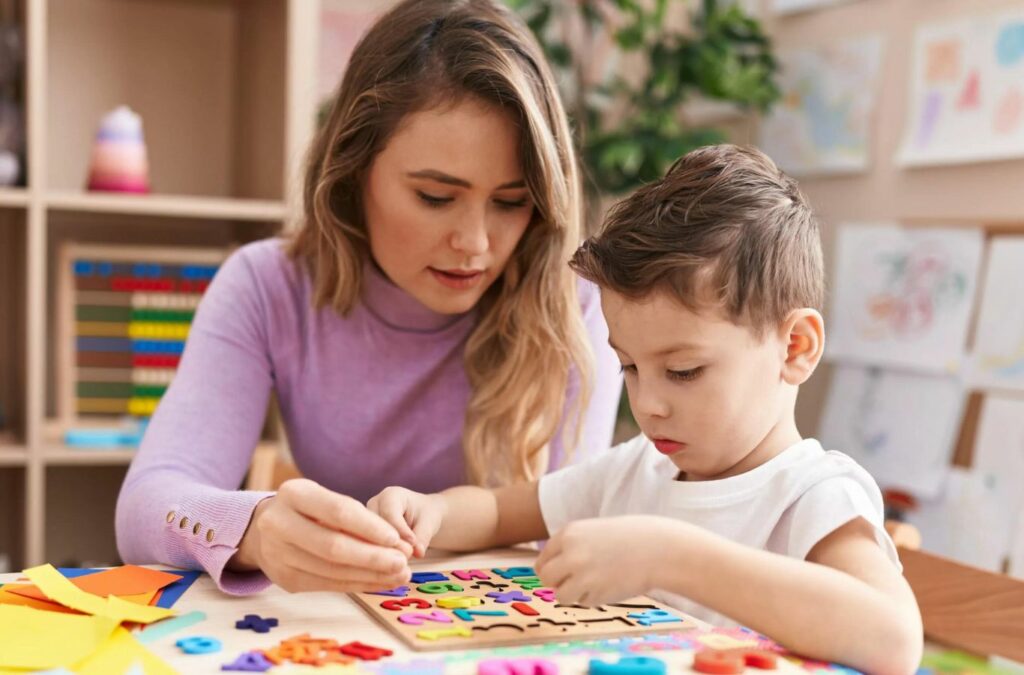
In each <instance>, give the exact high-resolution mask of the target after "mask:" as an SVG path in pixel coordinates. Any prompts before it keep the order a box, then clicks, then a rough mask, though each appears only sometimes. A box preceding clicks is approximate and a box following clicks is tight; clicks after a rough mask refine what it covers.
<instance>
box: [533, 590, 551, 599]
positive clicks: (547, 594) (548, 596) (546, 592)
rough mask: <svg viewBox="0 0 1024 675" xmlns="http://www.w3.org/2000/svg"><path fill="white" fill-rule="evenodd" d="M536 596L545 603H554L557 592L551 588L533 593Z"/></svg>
mask: <svg viewBox="0 0 1024 675" xmlns="http://www.w3.org/2000/svg"><path fill="white" fill-rule="evenodd" d="M533 594H534V595H535V596H537V597H538V598H540V599H541V600H543V601H544V602H554V601H555V592H554V591H553V590H551V589H550V588H541V589H539V590H536V591H534V592H533Z"/></svg>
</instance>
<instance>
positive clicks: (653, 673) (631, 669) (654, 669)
mask: <svg viewBox="0 0 1024 675" xmlns="http://www.w3.org/2000/svg"><path fill="white" fill-rule="evenodd" d="M587 672H588V673H589V675H665V662H664V661H662V660H661V659H656V658H654V657H653V656H623V657H621V658H620V659H619V662H618V663H608V662H607V661H599V660H597V659H591V661H590V668H589V669H588V671H587Z"/></svg>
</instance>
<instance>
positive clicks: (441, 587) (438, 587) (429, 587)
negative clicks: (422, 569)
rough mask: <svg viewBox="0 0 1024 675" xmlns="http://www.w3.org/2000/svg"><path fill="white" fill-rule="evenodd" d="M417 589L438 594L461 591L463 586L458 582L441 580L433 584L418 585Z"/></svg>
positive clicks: (421, 591)
mask: <svg viewBox="0 0 1024 675" xmlns="http://www.w3.org/2000/svg"><path fill="white" fill-rule="evenodd" d="M416 590H417V591H419V592H420V593H428V594H430V595H437V594H438V593H461V592H462V586H459V585H458V584H448V583H441V582H439V581H437V582H434V583H431V584H423V585H422V586H417V587H416Z"/></svg>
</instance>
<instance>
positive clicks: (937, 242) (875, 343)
mask: <svg viewBox="0 0 1024 675" xmlns="http://www.w3.org/2000/svg"><path fill="white" fill-rule="evenodd" d="M837 242H838V243H837V253H836V261H835V275H834V276H835V281H834V285H833V290H834V293H833V296H832V299H831V302H830V312H829V315H830V324H829V331H828V341H827V342H826V349H825V355H826V357H828V358H829V359H833V360H846V361H853V362H858V363H864V364H871V365H883V366H894V367H897V368H907V369H913V370H917V371H921V372H933V373H943V372H945V373H952V372H958V371H959V370H960V367H961V366H962V362H963V360H964V352H965V347H966V341H967V331H968V327H969V324H970V319H971V310H972V305H973V301H974V295H975V289H976V286H977V282H978V274H979V267H980V265H981V259H982V250H983V243H984V241H983V235H982V233H981V231H980V230H978V229H972V228H924V227H921V228H917V227H915V228H900V227H898V226H895V225H845V226H841V227H840V229H839V234H838V239H837Z"/></svg>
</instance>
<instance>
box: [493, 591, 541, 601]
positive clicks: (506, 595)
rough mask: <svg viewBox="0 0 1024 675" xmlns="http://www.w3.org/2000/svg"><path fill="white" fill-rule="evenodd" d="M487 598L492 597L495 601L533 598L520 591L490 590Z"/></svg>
mask: <svg viewBox="0 0 1024 675" xmlns="http://www.w3.org/2000/svg"><path fill="white" fill-rule="evenodd" d="M487 597H488V598H494V601H495V602H501V603H505V602H530V601H531V600H533V598H531V597H530V596H528V595H523V593H522V591H492V592H491V593H488V594H487Z"/></svg>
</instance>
